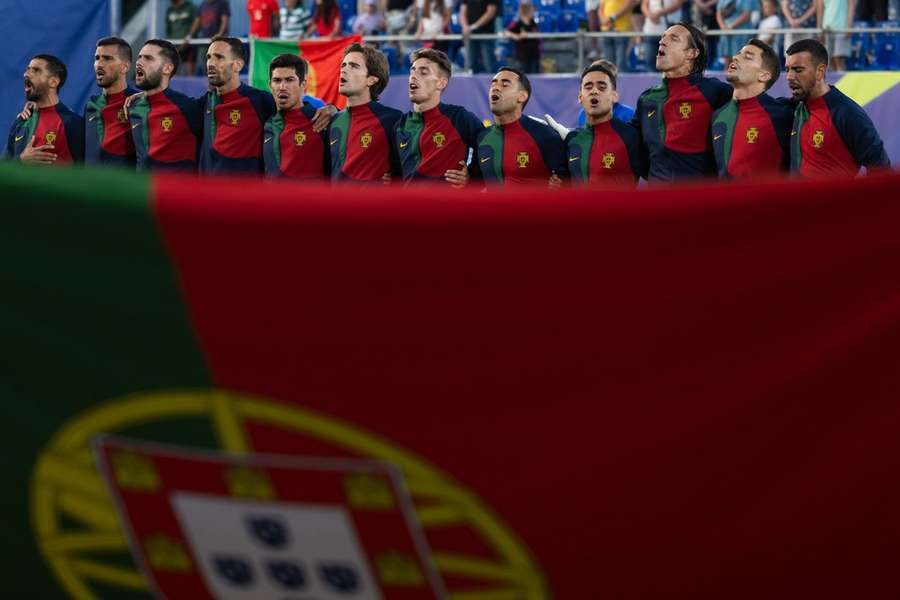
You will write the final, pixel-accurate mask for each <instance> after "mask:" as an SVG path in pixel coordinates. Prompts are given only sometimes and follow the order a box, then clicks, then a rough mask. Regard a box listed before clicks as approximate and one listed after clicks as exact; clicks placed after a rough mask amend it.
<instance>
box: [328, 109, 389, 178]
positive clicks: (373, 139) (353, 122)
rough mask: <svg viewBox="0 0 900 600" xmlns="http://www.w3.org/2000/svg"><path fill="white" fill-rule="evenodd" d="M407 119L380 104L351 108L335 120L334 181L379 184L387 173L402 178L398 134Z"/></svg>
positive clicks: (332, 143) (331, 140)
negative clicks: (395, 133)
mask: <svg viewBox="0 0 900 600" xmlns="http://www.w3.org/2000/svg"><path fill="white" fill-rule="evenodd" d="M402 116H403V113H401V112H400V111H399V110H397V109H395V108H389V107H387V106H384V105H383V104H381V103H380V102H375V101H374V100H373V101H372V102H367V103H366V104H361V105H358V106H350V107H347V108H346V109H344V110H342V111H341V112H339V113H338V114H337V115H335V116H334V118H333V119H332V120H331V127H330V129H329V142H328V144H329V147H330V150H331V178H332V179H333V180H335V181H341V180H346V181H357V182H365V181H377V182H380V181H381V178H382V177H383V176H384V175H385V173H390V174H391V176H392V177H398V176H399V175H400V160H399V157H398V156H397V143H396V138H395V136H394V131H395V129H396V127H397V121H399V120H400V117H402Z"/></svg>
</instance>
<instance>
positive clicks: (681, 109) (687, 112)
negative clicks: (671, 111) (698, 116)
mask: <svg viewBox="0 0 900 600" xmlns="http://www.w3.org/2000/svg"><path fill="white" fill-rule="evenodd" d="M692 110H693V107H691V103H690V102H682V103H681V104H679V105H678V114H680V115H681V118H682V119H690V118H691V111H692Z"/></svg>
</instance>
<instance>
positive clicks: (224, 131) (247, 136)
mask: <svg viewBox="0 0 900 600" xmlns="http://www.w3.org/2000/svg"><path fill="white" fill-rule="evenodd" d="M202 103H203V105H204V107H205V114H204V119H203V143H202V145H201V147H200V172H201V173H234V174H237V173H245V174H259V173H262V171H263V161H262V140H263V137H262V130H263V124H264V123H265V122H266V121H267V120H268V119H269V117H271V116H272V115H273V114H275V100H274V99H273V98H272V94H270V93H269V92H265V91H263V90H258V89H256V88H253V87H250V86H249V85H247V84H245V83H242V84H241V85H240V86H239V87H238V88H237V89H236V90H233V91H231V92H228V93H226V94H222V95H219V93H218V92H216V91H211V92H208V93H207V94H206V95H205V96H204V97H203V99H202Z"/></svg>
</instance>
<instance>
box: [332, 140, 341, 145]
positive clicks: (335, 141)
mask: <svg viewBox="0 0 900 600" xmlns="http://www.w3.org/2000/svg"><path fill="white" fill-rule="evenodd" d="M339 141H340V140H334V141H333V142H331V145H332V146H334V145H335V144H337V143H338V142H339Z"/></svg>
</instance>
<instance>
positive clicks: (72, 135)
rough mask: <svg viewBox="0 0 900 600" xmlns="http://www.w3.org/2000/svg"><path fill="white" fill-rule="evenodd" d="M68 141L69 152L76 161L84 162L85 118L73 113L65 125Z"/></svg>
mask: <svg viewBox="0 0 900 600" xmlns="http://www.w3.org/2000/svg"><path fill="white" fill-rule="evenodd" d="M63 127H64V128H65V130H66V141H67V142H68V143H69V153H70V154H71V155H72V161H73V162H75V163H83V162H84V119H83V118H81V117H79V116H77V115H73V116H72V117H71V118H69V119H68V120H67V121H66V122H65V124H64V126H63Z"/></svg>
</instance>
